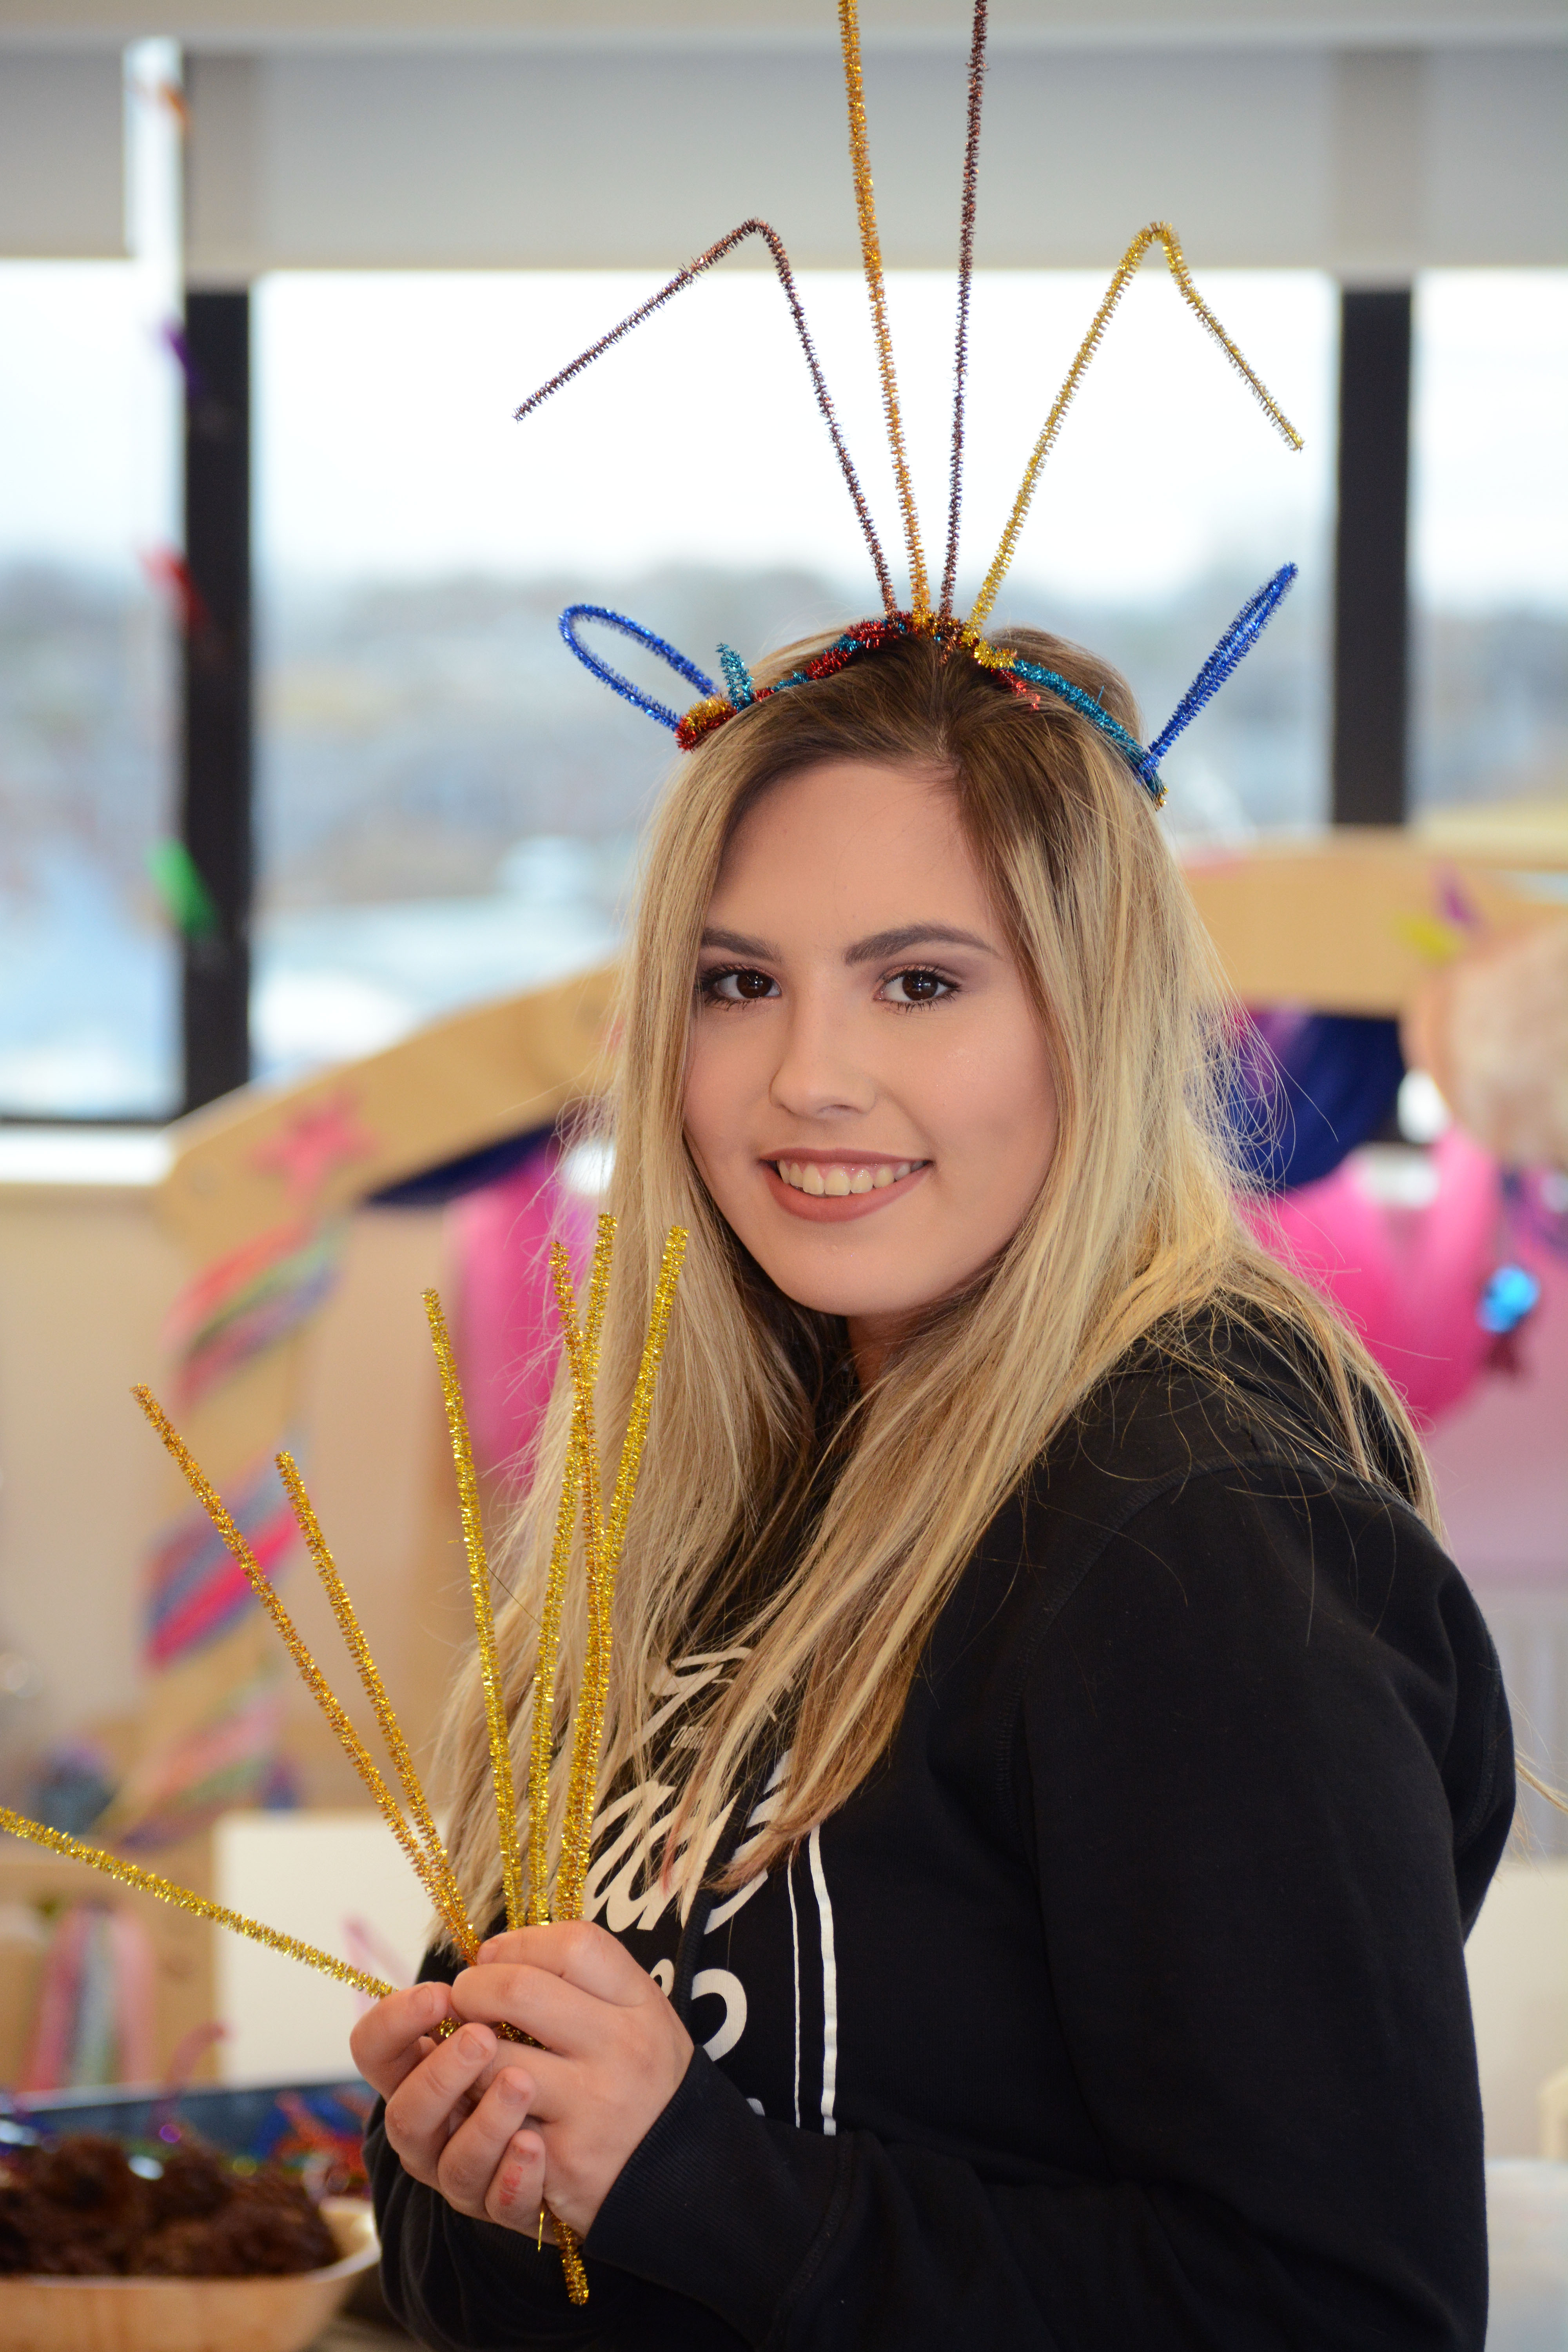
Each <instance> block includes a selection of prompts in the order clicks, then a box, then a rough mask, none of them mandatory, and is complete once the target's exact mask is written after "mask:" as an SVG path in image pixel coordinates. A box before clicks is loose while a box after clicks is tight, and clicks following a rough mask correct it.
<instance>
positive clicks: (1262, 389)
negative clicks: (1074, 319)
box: [845, 0, 1301, 632]
mask: <svg viewBox="0 0 1568 2352" xmlns="http://www.w3.org/2000/svg"><path fill="white" fill-rule="evenodd" d="M845 5H848V0H845ZM1152 245H1161V246H1163V247H1164V250H1165V259H1166V262H1167V264H1168V265H1169V268H1170V272H1171V275H1172V277H1173V278H1174V279H1175V281H1176V286H1177V289H1178V290H1179V291H1180V293H1181V295H1182V299H1184V302H1186V304H1187V305H1188V307H1189V309H1190V310H1193V311H1194V314H1195V315H1196V317H1197V318H1198V319H1199V320H1201V321H1202V322H1203V324H1204V326H1205V327H1206V328H1207V330H1208V331H1209V333H1210V334H1211V335H1212V336H1213V337H1214V339H1215V342H1216V343H1217V344H1218V345H1219V347H1220V349H1221V351H1222V352H1224V353H1225V355H1226V358H1227V359H1228V360H1229V362H1230V363H1231V365H1232V367H1234V368H1235V369H1236V370H1237V373H1239V374H1240V375H1242V376H1244V377H1245V378H1246V380H1247V383H1248V384H1250V386H1251V387H1252V391H1253V393H1254V394H1255V395H1256V396H1257V399H1258V403H1259V404H1260V406H1261V407H1262V409H1263V411H1264V414H1265V415H1267V416H1268V418H1269V420H1270V422H1271V423H1272V424H1274V425H1276V426H1277V427H1278V428H1279V432H1280V433H1281V434H1282V435H1283V436H1284V437H1285V439H1286V440H1287V441H1288V442H1289V445H1290V446H1291V448H1292V449H1300V446H1301V436H1300V434H1299V433H1298V432H1297V430H1296V428H1295V426H1294V425H1292V424H1291V422H1290V420H1289V417H1288V416H1287V415H1286V414H1285V412H1284V410H1283V409H1282V408H1281V407H1280V406H1279V403H1278V402H1277V401H1276V400H1275V398H1274V396H1273V394H1271V393H1270V392H1269V390H1268V386H1267V385H1266V384H1265V383H1263V382H1262V380H1261V378H1259V377H1258V376H1257V375H1255V374H1254V373H1253V371H1252V369H1251V368H1250V367H1249V366H1248V365H1247V362H1246V360H1245V359H1244V358H1243V356H1242V354H1241V352H1240V351H1239V350H1238V349H1237V345H1236V344H1235V343H1234V342H1233V341H1231V339H1230V337H1229V335H1227V334H1226V331H1225V329H1224V328H1223V327H1222V326H1221V324H1220V322H1219V320H1217V319H1216V318H1215V314H1214V312H1213V311H1212V310H1210V309H1209V307H1208V304H1207V303H1206V302H1205V300H1204V299H1203V296H1202V295H1201V294H1200V293H1199V292H1198V289H1197V288H1196V287H1195V286H1194V284H1193V281H1192V277H1191V274H1190V272H1189V271H1188V268H1187V265H1186V260H1185V257H1184V255H1183V252H1182V247H1181V240H1180V238H1179V237H1178V236H1177V235H1176V232H1175V230H1174V229H1173V227H1172V226H1171V224H1170V223H1169V221H1151V222H1150V224H1149V226H1148V227H1147V228H1141V229H1140V230H1139V232H1138V234H1137V236H1135V237H1134V238H1133V240H1132V242H1131V245H1130V246H1129V247H1128V248H1127V250H1126V252H1125V253H1124V254H1123V255H1122V257H1121V261H1120V262H1119V263H1118V265H1117V268H1116V274H1115V276H1114V277H1113V278H1111V281H1110V285H1109V286H1108V287H1107V288H1106V290H1105V299H1103V301H1102V302H1101V303H1100V308H1099V310H1097V311H1096V312H1095V314H1094V318H1093V320H1092V322H1091V323H1090V326H1089V332H1088V334H1087V335H1085V337H1084V339H1083V341H1082V342H1081V343H1080V344H1079V352H1078V356H1077V358H1076V359H1075V360H1074V361H1073V363H1072V365H1071V367H1070V368H1068V372H1067V374H1066V376H1065V377H1064V378H1063V380H1062V388H1061V390H1060V391H1059V392H1058V394H1057V396H1056V401H1055V403H1054V404H1053V406H1052V409H1051V413H1050V415H1048V416H1047V419H1046V422H1045V425H1044V427H1043V428H1042V430H1041V433H1040V437H1039V439H1038V440H1037V442H1036V444H1035V449H1034V455H1033V456H1032V457H1031V458H1030V459H1029V463H1028V465H1027V467H1026V469H1025V473H1024V479H1023V482H1022V484H1021V485H1020V487H1019V490H1018V495H1017V497H1016V499H1014V501H1013V511H1012V513H1011V514H1010V515H1009V516H1008V518H1007V527H1006V529H1005V530H1004V532H1003V533H1002V538H1001V542H1000V544H999V545H998V547H997V550H996V553H995V555H994V558H993V560H992V564H991V569H990V571H989V572H987V573H986V574H985V578H984V583H983V584H982V586H981V590H980V593H979V595H978V596H977V597H976V598H975V600H974V609H973V612H972V613H971V614H970V616H969V625H970V627H971V628H972V629H973V630H975V631H977V632H983V631H984V627H985V625H986V623H987V621H988V620H989V619H990V617H991V608H992V606H993V605H994V604H995V602H996V595H997V591H998V590H999V589H1000V587H1001V585H1002V583H1003V581H1004V580H1005V577H1006V574H1007V567H1008V565H1009V564H1010V563H1011V562H1012V561H1013V554H1014V551H1015V549H1016V546H1017V543H1018V534H1019V532H1020V531H1021V530H1022V529H1023V527H1024V518H1025V516H1026V514H1027V513H1028V511H1029V502H1030V500H1031V499H1033V497H1034V495H1035V485H1036V483H1037V481H1038V479H1039V477H1040V468H1041V467H1042V466H1043V465H1044V464H1045V462H1046V459H1047V457H1049V455H1050V453H1051V450H1052V448H1053V446H1055V443H1056V439H1057V436H1058V434H1059V433H1060V431H1061V428H1062V420H1063V418H1064V417H1065V416H1066V415H1067V413H1068V408H1069V406H1070V405H1071V404H1072V398H1073V394H1075V393H1076V392H1077V390H1078V388H1079V383H1081V382H1082V379H1083V374H1084V371H1085V369H1086V368H1087V367H1088V365H1089V362H1090V360H1091V359H1092V358H1093V357H1094V354H1095V352H1097V351H1098V350H1099V348H1100V341H1101V339H1102V338H1103V336H1104V333H1105V331H1106V328H1107V327H1108V326H1109V325H1110V318H1111V313H1112V312H1113V311H1114V310H1115V309H1116V306H1117V304H1118V303H1119V302H1120V301H1121V297H1122V295H1123V294H1124V293H1125V292H1126V290H1127V288H1128V286H1129V285H1130V284H1131V280H1132V279H1133V278H1135V277H1136V276H1137V274H1138V268H1139V264H1140V263H1141V262H1142V258H1143V256H1144V255H1145V254H1146V253H1147V252H1148V250H1149V248H1150V247H1151V246H1152Z"/></svg>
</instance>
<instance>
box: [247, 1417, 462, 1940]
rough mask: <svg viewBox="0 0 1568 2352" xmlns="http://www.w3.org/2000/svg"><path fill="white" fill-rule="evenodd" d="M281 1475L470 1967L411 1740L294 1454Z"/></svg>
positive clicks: (458, 1906)
mask: <svg viewBox="0 0 1568 2352" xmlns="http://www.w3.org/2000/svg"><path fill="white" fill-rule="evenodd" d="M278 1475H279V1477H280V1478H281V1479H282V1481H283V1484H284V1486H285V1488H286V1489H287V1491H288V1496H289V1503H290V1504H291V1505H292V1507H293V1512H294V1517H295V1519H296V1521H297V1523H298V1525H299V1528H300V1535H301V1536H302V1537H303V1538H304V1540H305V1549H307V1551H308V1552H309V1553H310V1558H311V1559H312V1560H314V1562H315V1565H316V1573H317V1575H318V1576H319V1577H320V1578H321V1584H322V1588H323V1590H324V1591H325V1592H326V1596H327V1599H328V1600H329V1601H331V1609H332V1614H333V1616H334V1617H335V1618H336V1619H337V1621H338V1629H339V1631H340V1632H341V1633H342V1637H343V1642H344V1644H345V1646H346V1647H347V1650H348V1654H349V1655H350V1657H351V1658H352V1659H353V1662H354V1666H355V1670H356V1671H357V1673H358V1675H359V1678H360V1682H361V1685H363V1690H364V1695H365V1696H366V1697H367V1698H368V1699H369V1701H370V1703H371V1706H372V1707H373V1709H374V1714H375V1719H376V1721H377V1723H378V1724H379V1725H380V1726H381V1736H382V1738H384V1740H385V1742H386V1752H387V1754H388V1755H389V1756H390V1757H391V1759H392V1764H393V1769H394V1770H395V1773H396V1774H397V1778H398V1781H399V1783H400V1784H401V1787H402V1790H403V1796H404V1801H405V1804H406V1805H407V1807H408V1811H409V1813H410V1814H411V1815H412V1817H413V1822H414V1826H415V1829H416V1832H418V1834H419V1836H420V1837H421V1838H422V1839H423V1841H424V1844H425V1851H426V1855H427V1856H428V1859H429V1864H430V1869H431V1873H432V1874H433V1876H434V1877H435V1880H436V1883H437V1887H438V1889H439V1895H438V1898H437V1906H436V1907H437V1911H438V1912H439V1914H440V1916H441V1917H442V1918H443V1919H444V1920H445V1922H446V1924H447V1928H448V1930H449V1931H450V1934H451V1937H452V1941H453V1945H454V1948H456V1949H457V1950H458V1952H460V1953H461V1954H462V1956H463V1958H464V1959H466V1960H467V1961H468V1964H469V1965H470V1967H471V1966H472V1964H473V1959H474V1955H475V1953H476V1952H477V1951H478V1950H479V1936H478V1935H477V1934H476V1932H475V1930H474V1927H473V1926H472V1923H471V1922H470V1920H469V1918H468V1913H467V1911H466V1910H465V1909H464V1907H463V1898H462V1894H461V1892H460V1890H459V1888H458V1881H457V1876H456V1874H455V1873H454V1871H453V1869H452V1865H451V1863H450V1862H449V1860H448V1859H447V1849H446V1847H445V1845H444V1844H443V1843H442V1842H441V1833H440V1832H439V1831H438V1830H437V1827H436V1821H435V1816H434V1815H433V1814H432V1812H431V1811H430V1807H429V1803H428V1801H426V1795H425V1790H424V1788H423V1785H422V1784H421V1782H420V1779H419V1775H418V1773H417V1771H416V1769H415V1765H414V1759H413V1757H412V1756H411V1755H410V1754H409V1752H408V1742H407V1741H406V1740H405V1738H404V1736H403V1727H402V1725H401V1724H400V1723H399V1722H398V1720H397V1717H396V1715H395V1712H394V1709H393V1705H392V1701H391V1700H390V1699H389V1698H388V1696H387V1695H386V1685H385V1684H384V1682H383V1681H382V1679H381V1669H380V1667H379V1666H378V1665H377V1664H376V1663H375V1660H374V1657H373V1656H372V1655H371V1650H370V1644H369V1643H368V1642H367V1641H366V1640H365V1638H364V1633H363V1629H362V1627H361V1625H360V1622H359V1618H358V1616H357V1615H356V1613H355V1611H354V1605H353V1601H351V1600H350V1599H349V1596H348V1591H347V1589H346V1588H345V1586H344V1584H343V1580H342V1577H341V1576H340V1575H339V1574H338V1570H337V1563H336V1561H335V1560H334V1559H333V1558H332V1555H331V1551H330V1550H329V1549H328V1546H327V1540H326V1538H325V1537H324V1536H323V1535H322V1533H321V1522H320V1520H319V1519H318V1518H317V1517H316V1512H315V1506H314V1505H313V1504H312V1502H311V1500H310V1496H309V1495H308V1494H307V1493H306V1491H305V1482H304V1480H303V1479H302V1478H301V1477H300V1470H299V1465H298V1464H297V1463H296V1462H295V1460H294V1457H293V1455H292V1454H279V1456H278Z"/></svg>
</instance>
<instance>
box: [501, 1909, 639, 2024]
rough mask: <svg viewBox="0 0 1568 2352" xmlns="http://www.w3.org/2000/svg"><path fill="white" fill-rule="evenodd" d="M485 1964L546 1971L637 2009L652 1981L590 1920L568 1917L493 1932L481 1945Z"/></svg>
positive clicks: (624, 1950) (624, 2006) (567, 1981)
mask: <svg viewBox="0 0 1568 2352" xmlns="http://www.w3.org/2000/svg"><path fill="white" fill-rule="evenodd" d="M478 1958H479V1966H480V1967H481V1968H482V1967H485V1966H487V1965H500V1966H502V1967H507V1966H510V1967H520V1966H521V1967H524V1968H531V1969H542V1970H543V1971H544V1973H545V1974H546V1975H548V1976H554V1977H559V1978H561V1979H562V1980H563V1982H564V1983H566V1984H571V1985H576V1986H577V1987H578V1989H579V1990H581V1991H583V1992H591V1993H592V1994H593V1995H594V1998H595V2000H611V2001H615V2002H616V2003H617V2004H618V2005H619V2006H620V2007H622V2008H626V2009H635V2008H636V2007H637V2003H638V2002H639V2001H642V2000H647V1990H648V1979H647V1975H646V1974H645V1972H644V1971H643V1970H642V1969H639V1968H638V1966H637V1962H636V1961H635V1960H634V1959H633V1958H632V1956H631V1954H630V1953H629V1952H628V1951H627V1949H626V1946H625V1945H624V1944H618V1943H617V1942H616V1938H615V1937H614V1936H612V1935H610V1934H608V1933H607V1932H606V1930H605V1928H603V1927H594V1926H593V1925H592V1924H591V1922H590V1921H588V1920H586V1919H563V1920H562V1921H561V1922H560V1923H559V1924H558V1925H557V1926H555V1927H514V1928H512V1929H511V1930H510V1933H508V1934H507V1935H504V1936H492V1937H490V1938H489V1941H488V1942H487V1943H484V1944H481V1945H480V1946H479V1955H478Z"/></svg>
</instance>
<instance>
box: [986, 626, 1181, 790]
mask: <svg viewBox="0 0 1568 2352" xmlns="http://www.w3.org/2000/svg"><path fill="white" fill-rule="evenodd" d="M1008 675H1009V677H1026V678H1027V679H1028V681H1029V684H1030V685H1031V686H1043V687H1045V688H1047V692H1049V693H1051V694H1054V695H1055V696H1056V697H1057V698H1058V701H1061V702H1065V703H1068V705H1070V707H1071V708H1072V709H1074V710H1076V711H1077V712H1078V714H1079V718H1080V719H1088V720H1089V725H1090V726H1091V727H1098V728H1099V730H1100V733H1101V734H1102V735H1103V736H1105V737H1106V738H1107V739H1108V740H1109V741H1110V742H1112V743H1114V744H1115V746H1116V748H1117V750H1118V751H1120V752H1121V756H1122V758H1123V759H1124V760H1126V761H1128V763H1129V764H1130V766H1131V769H1132V772H1133V773H1134V775H1135V776H1136V777H1137V778H1138V781H1139V782H1140V783H1141V784H1142V786H1143V788H1144V790H1145V791H1146V792H1147V793H1148V794H1149V797H1150V799H1151V800H1152V802H1153V803H1154V805H1155V807H1156V808H1159V807H1160V806H1161V805H1162V803H1163V801H1164V798H1165V787H1164V785H1163V783H1162V782H1160V777H1159V772H1158V770H1157V769H1156V767H1155V765H1154V754H1153V752H1152V751H1145V750H1144V749H1143V746H1142V743H1140V741H1139V740H1138V738H1137V736H1136V735H1130V734H1129V733H1128V731H1127V730H1126V728H1125V727H1123V726H1122V724H1121V720H1120V719H1112V717H1111V715H1110V711H1109V710H1107V709H1104V707H1103V706H1102V705H1101V704H1100V703H1099V702H1097V701H1096V699H1095V698H1094V696H1093V695H1092V694H1089V693H1086V692H1085V690H1084V688H1082V687H1081V686H1075V685H1074V684H1073V682H1072V680H1071V678H1070V677H1062V675H1061V673H1060V672H1059V671H1058V670H1054V669H1044V668H1042V667H1041V666H1040V664H1039V663H1038V662H1032V661H1016V662H1013V663H1011V664H1010V665H1009V668H1008Z"/></svg>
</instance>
